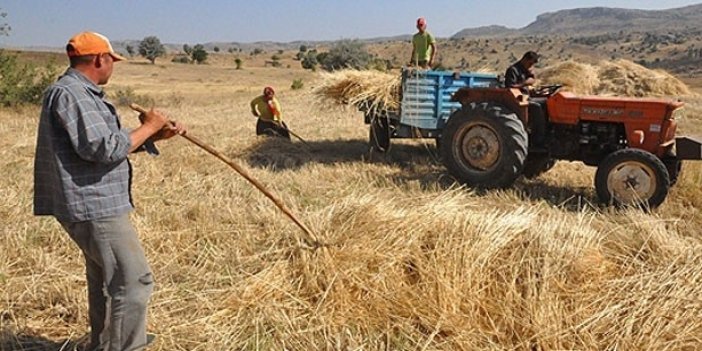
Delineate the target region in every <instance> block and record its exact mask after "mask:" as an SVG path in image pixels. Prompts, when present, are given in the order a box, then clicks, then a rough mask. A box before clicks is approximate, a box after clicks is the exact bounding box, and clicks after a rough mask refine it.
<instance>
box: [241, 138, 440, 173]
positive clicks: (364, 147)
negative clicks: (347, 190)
mask: <svg viewBox="0 0 702 351" xmlns="http://www.w3.org/2000/svg"><path fill="white" fill-rule="evenodd" d="M259 139H260V140H258V141H257V142H256V143H255V144H254V145H252V146H251V147H249V148H247V149H245V150H243V151H241V152H238V153H237V154H235V155H234V156H235V157H241V158H244V159H246V160H247V161H248V163H249V164H250V165H252V166H253V167H260V168H270V169H272V170H273V171H283V170H289V169H299V168H301V167H303V166H304V165H307V164H314V163H316V164H338V163H358V162H378V163H386V164H388V165H392V166H397V167H400V168H401V169H403V170H411V169H414V168H416V167H417V165H422V166H426V165H434V166H436V165H440V162H439V161H438V152H437V151H436V148H435V147H434V146H433V144H430V145H425V144H421V143H418V144H397V145H393V146H392V147H391V149H390V150H389V152H387V153H379V152H372V151H371V148H370V146H369V144H368V141H366V140H359V139H348V140H318V141H307V142H305V143H303V142H300V141H297V140H293V141H292V142H290V141H287V140H285V139H281V138H267V137H261V138H259Z"/></svg>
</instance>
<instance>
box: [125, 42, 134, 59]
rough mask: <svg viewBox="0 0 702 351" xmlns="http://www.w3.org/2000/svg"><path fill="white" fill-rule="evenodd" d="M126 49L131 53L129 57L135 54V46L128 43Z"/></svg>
mask: <svg viewBox="0 0 702 351" xmlns="http://www.w3.org/2000/svg"><path fill="white" fill-rule="evenodd" d="M124 49H125V50H127V54H129V57H133V56H134V47H133V46H131V45H127V46H126V47H125V48H124Z"/></svg>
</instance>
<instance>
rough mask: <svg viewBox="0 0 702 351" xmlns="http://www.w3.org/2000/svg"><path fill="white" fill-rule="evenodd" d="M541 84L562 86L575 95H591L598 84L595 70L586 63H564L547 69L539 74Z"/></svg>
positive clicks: (598, 80) (597, 75) (598, 79)
mask: <svg viewBox="0 0 702 351" xmlns="http://www.w3.org/2000/svg"><path fill="white" fill-rule="evenodd" d="M539 79H541V81H542V84H544V85H549V84H562V85H563V86H564V90H567V91H571V92H573V93H576V94H592V93H593V92H594V91H595V89H596V88H597V87H598V86H599V84H600V78H599V74H598V71H597V68H596V67H594V66H592V65H589V64H587V63H580V62H575V61H566V62H562V63H559V64H557V65H555V66H550V67H547V68H546V69H545V70H544V71H543V72H541V73H540V74H539Z"/></svg>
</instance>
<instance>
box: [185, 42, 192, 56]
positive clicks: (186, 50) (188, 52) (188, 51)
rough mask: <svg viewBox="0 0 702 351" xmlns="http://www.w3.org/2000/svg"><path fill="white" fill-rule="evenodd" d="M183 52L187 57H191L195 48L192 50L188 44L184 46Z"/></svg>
mask: <svg viewBox="0 0 702 351" xmlns="http://www.w3.org/2000/svg"><path fill="white" fill-rule="evenodd" d="M183 52H184V53H185V54H186V55H188V56H190V55H192V53H193V48H192V47H191V46H190V45H188V44H183Z"/></svg>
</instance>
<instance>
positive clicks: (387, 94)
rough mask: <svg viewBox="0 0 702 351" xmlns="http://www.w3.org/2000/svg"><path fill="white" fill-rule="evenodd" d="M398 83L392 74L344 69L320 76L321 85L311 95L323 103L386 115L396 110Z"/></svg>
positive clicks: (397, 78)
mask: <svg viewBox="0 0 702 351" xmlns="http://www.w3.org/2000/svg"><path fill="white" fill-rule="evenodd" d="M400 84H401V81H400V76H399V75H396V74H389V73H384V72H380V71H359V70H353V69H347V70H341V71H335V72H324V73H322V74H321V83H320V85H319V86H318V87H317V88H315V89H314V90H313V92H312V93H313V94H314V95H315V96H316V97H317V98H318V99H319V100H320V101H321V102H322V103H323V104H332V105H354V106H356V107H358V108H364V109H367V110H370V111H379V112H387V111H392V110H397V109H398V108H399V105H400Z"/></svg>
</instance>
